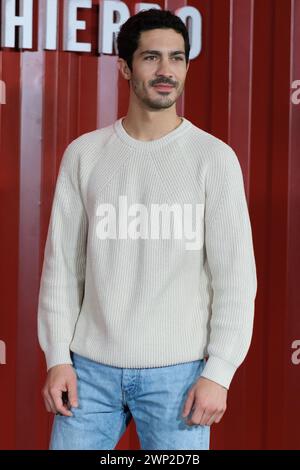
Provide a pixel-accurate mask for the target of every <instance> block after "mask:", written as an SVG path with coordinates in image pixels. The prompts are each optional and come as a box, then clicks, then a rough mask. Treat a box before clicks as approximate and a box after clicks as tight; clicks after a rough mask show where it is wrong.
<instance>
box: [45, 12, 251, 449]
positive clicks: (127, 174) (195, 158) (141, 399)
mask: <svg viewBox="0 0 300 470" xmlns="http://www.w3.org/2000/svg"><path fill="white" fill-rule="evenodd" d="M189 50H190V44H189V38H188V32H187V29H186V27H185V25H184V24H183V22H182V21H181V20H180V19H179V17H177V16H176V15H173V14H172V13H171V12H170V11H160V10H156V9H151V10H148V11H142V12H140V13H138V14H137V15H134V16H132V17H131V18H129V20H128V21H127V22H126V23H124V24H123V26H122V27H121V29H120V33H119V35H118V53H119V58H118V66H119V70H120V73H121V74H122V76H123V78H124V79H125V80H128V82H129V85H130V101H129V107H128V112H127V115H126V116H125V117H122V118H120V119H118V120H117V121H115V123H114V124H113V125H111V126H107V127H105V128H102V129H97V130H95V131H92V132H89V133H86V134H84V135H82V136H80V137H78V138H77V139H75V140H74V141H73V142H71V144H70V145H69V146H68V147H67V149H66V151H65V153H64V155H63V159H62V162H61V166H60V171H59V175H58V179H57V184H56V190H55V194H54V200H53V207H52V212H51V218H50V224H49V231H48V236H47V242H46V247H45V256H44V264H43V272H42V278H41V286H40V295H39V311H38V328H39V329H38V331H39V341H40V344H41V347H42V349H43V350H44V352H45V355H46V361H47V370H48V376H47V379H46V383H45V386H44V388H43V396H44V400H45V405H46V408H47V410H48V411H49V412H51V411H52V412H53V413H55V414H56V416H55V418H54V423H53V429H52V436H51V443H50V448H51V449H113V448H114V447H115V446H116V444H117V443H118V441H119V439H120V437H121V436H122V434H123V432H124V430H125V429H126V426H127V425H128V423H129V422H130V419H131V418H132V417H133V418H134V420H135V423H136V428H137V433H138V436H139V439H140V443H141V448H142V449H209V435H210V426H211V425H212V424H213V423H219V422H220V420H221V418H222V416H223V414H224V412H225V410H226V402H227V392H228V389H229V386H230V383H231V380H232V378H233V375H234V373H235V371H236V369H237V368H238V367H239V365H240V364H241V363H242V362H243V360H244V358H245V356H246V354H247V351H248V349H249V345H250V341H251V336H252V329H253V317H254V300H255V296H256V288H257V283H256V267H255V259H254V253H253V244H252V233H251V226H250V220H249V214H248V208H247V203H246V197H245V192H244V185H243V176H242V172H241V168H240V165H239V162H238V159H237V156H236V154H235V153H234V151H233V150H232V149H231V148H230V147H229V146H228V145H227V144H226V143H224V142H222V141H221V140H219V139H217V138H216V137H214V136H212V135H210V134H209V133H207V132H205V131H203V130H201V129H199V128H198V127H196V126H195V125H194V124H192V123H191V122H190V121H189V120H188V119H186V118H184V117H180V116H177V114H176V101H177V99H178V98H179V96H180V95H181V93H182V91H183V88H184V83H185V79H186V74H187V71H188V68H189ZM194 213H195V217H194ZM194 219H195V221H194ZM171 221H172V222H173V224H171ZM194 222H195V223H194ZM193 227H195V229H194V230H193ZM207 356H208V359H207Z"/></svg>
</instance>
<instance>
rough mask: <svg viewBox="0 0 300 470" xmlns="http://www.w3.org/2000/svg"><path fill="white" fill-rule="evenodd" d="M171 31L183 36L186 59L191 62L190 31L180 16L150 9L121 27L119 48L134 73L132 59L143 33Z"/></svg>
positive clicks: (168, 11)
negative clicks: (153, 30) (162, 30)
mask: <svg viewBox="0 0 300 470" xmlns="http://www.w3.org/2000/svg"><path fill="white" fill-rule="evenodd" d="M157 28H160V29H169V28H172V29H174V30H175V31H177V32H178V33H180V34H181V35H182V36H183V39H184V45H185V59H186V63H187V64H188V62H189V55H190V40H189V34H188V30H187V28H186V26H185V24H184V22H183V21H182V20H181V18H179V16H177V15H174V14H173V13H172V12H171V11H170V10H158V9H156V8H150V9H149V10H142V11H140V12H139V13H137V14H136V15H133V16H131V17H130V18H128V20H127V21H125V23H123V24H122V25H121V28H120V31H119V33H118V36H117V48H118V55H119V57H120V58H122V59H124V60H125V61H126V62H127V65H128V67H129V69H130V70H131V71H132V58H133V54H134V52H135V51H136V49H137V48H138V47H139V39H140V35H141V32H143V31H149V30H150V29H157Z"/></svg>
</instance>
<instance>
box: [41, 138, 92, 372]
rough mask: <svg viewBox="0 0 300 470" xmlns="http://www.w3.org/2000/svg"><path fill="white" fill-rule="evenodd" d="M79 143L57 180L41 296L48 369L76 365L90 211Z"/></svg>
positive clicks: (67, 155)
mask: <svg viewBox="0 0 300 470" xmlns="http://www.w3.org/2000/svg"><path fill="white" fill-rule="evenodd" d="M77 157H78V155H77V152H76V146H75V145H74V143H73V142H71V144H69V146H68V147H67V148H66V150H65V152H64V155H63V158H62V160H61V164H60V168H59V173H58V177H57V181H56V187H55V192H54V198H53V203H52V210H51V215H50V221H49V228H48V234H47V239H46V245H45V250H44V261H43V267H42V275H41V280H40V289H39V299H38V339H39V343H40V346H41V348H42V350H43V351H44V353H45V356H46V363H47V370H49V369H50V368H51V367H53V366H55V365H58V364H72V360H71V356H70V349H69V345H70V343H71V340H72V338H73V334H74V330H75V324H76V321H77V318H78V315H79V314H80V309H81V304H82V300H83V295H84V281H85V264H86V236H87V225H88V224H87V214H86V211H85V207H84V204H83V200H82V195H81V191H80V184H79V171H78V168H79V165H78V161H77V160H78V159H77Z"/></svg>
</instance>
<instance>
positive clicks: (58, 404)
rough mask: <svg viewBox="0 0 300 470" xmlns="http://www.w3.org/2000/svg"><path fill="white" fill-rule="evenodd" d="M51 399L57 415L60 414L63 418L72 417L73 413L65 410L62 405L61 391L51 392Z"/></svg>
mask: <svg viewBox="0 0 300 470" xmlns="http://www.w3.org/2000/svg"><path fill="white" fill-rule="evenodd" d="M51 398H52V400H53V401H54V405H55V409H56V412H57V413H61V414H62V415H63V416H73V413H71V411H69V410H68V409H67V406H66V405H64V404H63V400H62V391H61V390H53V391H52V393H51Z"/></svg>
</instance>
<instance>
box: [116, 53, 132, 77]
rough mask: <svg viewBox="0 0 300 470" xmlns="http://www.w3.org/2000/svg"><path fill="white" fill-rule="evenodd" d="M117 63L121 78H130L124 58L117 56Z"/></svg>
mask: <svg viewBox="0 0 300 470" xmlns="http://www.w3.org/2000/svg"><path fill="white" fill-rule="evenodd" d="M117 63H118V68H119V71H120V72H121V74H122V76H123V78H125V80H130V78H131V71H130V68H129V67H128V65H127V62H126V60H124V59H122V58H121V57H118V60H117Z"/></svg>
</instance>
